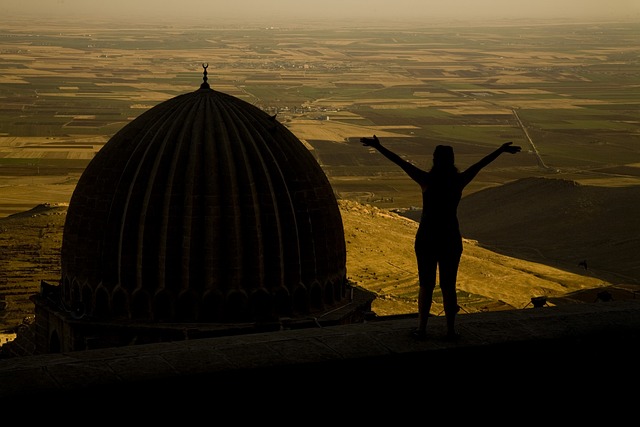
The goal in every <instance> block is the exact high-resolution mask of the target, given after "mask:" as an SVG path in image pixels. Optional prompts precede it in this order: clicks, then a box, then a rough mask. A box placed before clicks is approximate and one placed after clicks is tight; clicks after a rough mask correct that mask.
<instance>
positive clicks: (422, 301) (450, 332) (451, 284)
mask: <svg viewBox="0 0 640 427" xmlns="http://www.w3.org/2000/svg"><path fill="white" fill-rule="evenodd" d="M360 142H362V144H363V145H365V146H368V147H373V148H375V149H376V150H378V151H379V152H380V153H381V154H383V155H384V156H385V157H386V158H388V159H389V160H391V161H392V162H394V163H395V164H397V165H398V166H400V167H401V168H402V170H404V171H405V172H406V173H407V175H409V177H410V178H411V179H413V180H414V181H415V182H417V183H418V184H419V185H420V188H421V190H422V216H421V218H420V225H419V226H418V231H417V233H416V239H415V252H416V259H417V261H418V280H419V281H420V291H419V294H418V327H417V328H416V329H415V330H414V331H412V335H413V336H414V337H416V338H418V339H424V338H426V330H427V320H428V319H429V312H430V311H431V302H432V299H433V291H434V289H435V286H436V271H439V277H440V289H441V290H442V299H443V305H444V313H445V317H446V320H447V338H450V339H453V338H457V337H458V335H457V333H456V330H455V321H456V314H457V313H458V310H459V309H460V307H458V298H457V293H456V280H457V276H458V265H459V264H460V257H461V256H462V236H461V235H460V227H459V224H458V203H459V202H460V199H461V198H462V190H463V189H464V187H466V186H467V184H469V183H470V182H471V181H472V180H473V178H474V177H475V176H476V175H477V174H478V172H480V170H481V169H482V168H484V167H485V166H487V165H488V164H489V163H491V162H492V161H494V160H495V159H497V158H498V156H500V154H502V153H511V154H514V153H517V152H519V151H520V147H518V146H514V145H512V142H506V143H504V144H502V145H501V146H500V148H498V149H497V150H495V151H493V152H492V153H490V154H489V155H487V156H486V157H484V158H483V159H482V160H480V161H479V162H478V163H476V164H474V165H471V166H470V167H469V168H467V169H466V170H465V171H463V172H460V171H458V168H457V167H456V166H455V161H454V160H455V159H454V154H453V148H452V147H450V146H448V145H438V146H437V147H436V148H435V150H434V152H433V167H432V168H431V170H429V171H428V172H427V171H424V170H422V169H420V168H418V167H416V166H414V165H413V164H411V163H409V162H408V161H406V160H404V159H402V158H401V157H400V156H398V155H397V154H395V153H394V152H392V151H391V150H389V149H388V148H385V147H383V146H382V144H381V143H380V141H379V140H378V137H376V136H375V135H373V138H360Z"/></svg>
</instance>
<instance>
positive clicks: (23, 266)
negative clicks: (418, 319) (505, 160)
mask: <svg viewBox="0 0 640 427" xmlns="http://www.w3.org/2000/svg"><path fill="white" fill-rule="evenodd" d="M639 191H640V188H637V187H621V188H601V187H587V186H580V185H577V184H575V183H573V182H569V181H563V180H554V179H540V178H532V179H523V180H518V181H514V182H511V183H509V184H506V185H503V186H500V187H495V188H490V189H487V190H482V191H479V192H477V193H474V194H471V195H469V196H467V197H465V198H463V200H462V202H461V204H460V209H459V212H460V220H461V224H462V231H463V236H464V237H465V241H464V253H463V258H462V262H461V265H460V273H459V280H458V290H459V295H460V305H461V306H462V309H463V312H468V313H470V312H476V311H495V310H504V309H514V308H516V309H519V308H525V307H528V306H530V305H531V298H534V297H539V296H543V297H545V298H548V301H549V303H550V304H559V303H566V302H577V301H580V300H582V301H589V300H591V299H593V298H594V292H597V291H599V290H602V289H604V288H606V289H612V287H615V286H619V285H629V286H637V285H638V284H639V283H640V269H639V268H638V256H637V254H638V253H639V251H638V249H639V248H638V246H639V245H640V240H639V237H638V231H639V230H640V223H639V221H640V219H639V218H640V215H638V204H637V200H640V198H639V196H640V194H638V192H639ZM339 204H340V209H341V213H342V217H343V223H344V229H345V240H346V243H347V273H348V278H349V280H350V281H351V282H352V283H353V284H354V285H356V286H360V287H363V288H366V289H368V290H370V291H373V292H375V293H376V294H377V295H378V298H377V299H376V301H375V302H374V304H373V309H374V311H376V313H377V314H378V315H392V314H406V313H415V312H416V311H417V302H416V301H417V294H418V280H417V269H416V262H415V256H414V252H413V239H414V236H415V232H416V230H417V226H418V223H417V222H416V221H415V220H413V219H411V218H409V217H414V218H415V217H419V213H420V212H419V211H410V212H404V213H403V214H402V215H399V214H397V213H393V212H389V211H386V210H382V209H378V208H375V207H372V206H368V205H362V204H359V203H356V202H353V201H348V200H340V201H339ZM65 214H66V205H63V204H41V205H38V206H36V207H35V208H33V209H31V210H29V211H27V212H23V213H20V214H15V215H11V216H9V217H6V218H1V219H0V244H1V245H2V251H1V252H0V331H1V330H6V329H9V328H12V327H15V326H16V325H18V324H20V323H21V322H22V321H23V319H25V318H28V317H29V316H31V315H32V311H33V305H32V303H31V302H30V301H29V296H30V295H32V294H34V293H37V292H38V291H39V287H40V281H41V280H51V281H56V280H57V279H58V278H59V276H60V259H59V255H60V247H61V243H62V230H63V226H64V219H65ZM582 261H586V262H584V263H583V262H582ZM585 264H586V265H585ZM585 267H586V268H585ZM633 289H636V288H633ZM587 291H591V294H588V295H587V296H586V297H585V296H583V297H580V296H579V295H580V294H584V292H587ZM633 295H635V294H633ZM440 302H441V299H440V294H439V292H436V294H435V295H434V305H433V310H432V312H433V313H434V314H436V315H439V314H441V313H442V309H441V305H440Z"/></svg>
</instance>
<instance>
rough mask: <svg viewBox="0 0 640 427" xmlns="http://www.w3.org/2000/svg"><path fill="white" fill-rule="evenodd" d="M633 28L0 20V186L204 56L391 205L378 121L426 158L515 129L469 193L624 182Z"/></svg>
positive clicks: (36, 169)
mask: <svg viewBox="0 0 640 427" xmlns="http://www.w3.org/2000/svg"><path fill="white" fill-rule="evenodd" d="M639 34H640V23H610V24H558V23H553V24H548V25H542V24H537V25H533V24H532V25H528V26H522V25H513V26H506V25H503V26H499V27H463V26H461V27H457V28H451V27H444V26H442V27H438V26H434V27H427V28H334V29H330V30H327V28H324V27H318V28H313V27H311V28H308V29H304V28H300V27H298V26H295V25H293V24H292V26H291V27H276V28H273V27H267V28H233V27H231V28H202V27H194V28H189V27H175V28H173V27H153V26H144V25H142V26H138V27H132V26H125V25H124V24H117V23H100V24H97V23H96V24H90V23H82V25H80V23H77V22H46V21H43V22H30V23H27V22H16V21H10V22H4V23H3V24H2V26H1V27H0V100H1V102H0V179H1V180H2V181H1V182H0V185H1V187H0V189H1V190H2V191H3V194H4V192H5V191H9V193H11V192H12V190H11V187H14V186H15V184H16V183H15V177H24V176H30V177H31V180H32V182H33V183H34V184H36V185H42V186H44V187H45V188H47V189H49V188H51V187H52V186H55V185H56V184H60V183H62V185H64V184H65V183H69V182H72V181H73V180H74V179H76V178H77V176H78V174H79V173H81V171H82V169H83V168H84V166H85V165H86V164H87V162H88V161H89V160H90V159H91V158H92V156H93V154H94V153H95V152H96V151H97V150H99V149H100V148H101V147H102V145H103V144H104V143H105V142H106V141H108V139H109V138H110V137H111V136H112V135H113V134H114V133H115V132H117V131H118V130H119V129H120V128H121V127H122V126H124V125H125V124H127V123H128V122H130V121H131V120H133V119H134V118H135V117H137V116H139V115H140V114H141V113H142V112H144V111H146V110H147V109H148V108H150V107H152V106H154V105H156V104H158V103H160V102H162V101H164V100H166V99H169V98H171V97H173V96H176V95H179V94H182V93H186V92H189V91H193V90H197V88H198V87H199V85H200V83H201V82H202V64H203V63H207V64H209V66H208V69H207V71H208V81H209V83H210V84H211V87H212V88H213V89H215V90H218V91H222V92H225V93H228V94H230V95H233V96H236V97H239V98H241V99H244V100H246V101H247V102H250V103H252V104H255V105H257V106H259V107H261V108H263V109H264V110H266V111H269V112H270V113H277V117H278V120H280V121H281V122H282V123H284V124H286V125H287V126H288V127H289V128H290V129H291V130H292V131H293V132H294V133H295V134H296V135H297V136H298V137H299V138H300V139H301V140H302V141H303V142H304V143H306V144H307V146H308V147H309V148H310V149H311V150H312V151H313V152H314V154H315V155H316V158H317V159H318V161H319V162H320V164H321V165H322V167H323V168H324V169H325V171H326V173H327V175H328V176H329V178H330V179H331V181H332V184H333V185H334V187H335V189H336V191H337V192H338V194H339V195H340V196H341V197H344V198H347V199H353V200H358V201H364V202H367V203H372V204H374V205H376V206H380V207H386V208H395V207H405V208H406V207H408V206H412V205H417V204H419V202H420V200H419V198H418V197H417V196H416V195H415V191H411V190H412V189H413V188H412V183H410V182H408V181H407V180H406V178H405V177H404V176H403V175H402V173H401V172H399V171H398V170H397V168H396V167H395V166H394V165H391V164H389V163H388V162H387V161H385V160H384V159H382V158H381V157H380V156H376V155H374V154H372V153H370V152H369V150H367V149H365V148H363V147H362V146H361V145H360V144H359V142H358V140H359V138H360V137H361V136H367V135H370V134H373V133H375V134H377V135H378V136H380V137H381V138H384V141H385V142H386V143H387V144H388V145H389V147H391V148H393V149H395V150H397V151H398V152H400V153H401V154H403V155H406V156H407V157H408V158H410V159H412V160H413V161H415V162H416V163H417V164H419V165H421V166H424V167H429V166H430V158H431V152H432V150H433V148H434V147H435V145H437V144H452V145H454V146H455V148H456V153H457V158H456V160H457V163H458V165H459V166H460V167H464V166H465V165H468V164H470V163H471V162H473V161H475V160H477V159H478V158H479V156H482V155H484V154H485V153H486V152H487V151H488V150H490V149H492V148H494V147H495V146H497V145H499V144H501V143H502V142H504V141H507V140H511V141H514V143H515V144H519V145H522V146H523V148H524V152H525V154H526V155H523V156H518V157H517V158H516V159H514V158H510V159H508V161H504V160H502V159H500V160H499V161H498V162H497V163H496V164H494V165H491V167H490V169H488V170H487V173H485V174H483V176H482V177H481V179H479V180H478V181H477V182H475V183H474V186H473V187H472V188H470V189H469V192H474V191H476V190H478V189H480V188H485V187H488V186H495V185H499V184H501V183H504V182H506V181H509V180H513V179H515V178H519V177H523V176H547V175H554V176H556V177H563V178H567V179H571V180H576V181H579V182H585V183H586V182H589V183H592V184H595V185H604V186H608V185H636V184H637V183H638V179H639V176H640V130H639V129H640V121H639V117H638V114H637V112H638V108H639V105H640V85H639V84H638V81H639V77H640V62H639V61H638V57H639V56H640V44H639V43H637V41H638V37H639ZM45 177H46V178H45ZM52 177H59V178H60V181H57V180H56V179H53V178H52ZM54 193H56V192H55V191H54ZM56 197H57V196H56ZM62 199H63V197H61V198H59V199H58V200H54V201H64V200H62ZM5 201H6V202H7V203H13V205H9V206H3V207H2V211H1V212H0V215H2V214H4V215H7V214H9V213H10V212H11V211H12V210H14V211H17V210H22V209H23V208H24V207H25V204H24V203H22V202H21V201H20V197H19V195H11V196H10V200H5ZM12 206H13V208H12Z"/></svg>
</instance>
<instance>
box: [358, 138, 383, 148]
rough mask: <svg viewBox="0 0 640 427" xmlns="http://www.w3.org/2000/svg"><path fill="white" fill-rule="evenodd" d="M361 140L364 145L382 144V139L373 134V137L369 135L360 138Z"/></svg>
mask: <svg viewBox="0 0 640 427" xmlns="http://www.w3.org/2000/svg"><path fill="white" fill-rule="evenodd" d="M360 142H362V145H364V146H365V147H374V148H375V147H378V146H379V145H380V140H378V137H377V136H375V135H373V138H368V137H362V138H360Z"/></svg>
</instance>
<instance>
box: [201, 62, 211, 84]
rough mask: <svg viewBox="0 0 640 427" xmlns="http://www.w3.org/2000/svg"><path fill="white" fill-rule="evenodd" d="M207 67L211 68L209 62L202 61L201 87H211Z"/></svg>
mask: <svg viewBox="0 0 640 427" xmlns="http://www.w3.org/2000/svg"><path fill="white" fill-rule="evenodd" d="M207 68H209V64H208V63H206V62H203V63H202V74H203V75H202V84H201V85H200V89H211V87H210V86H209V83H207V80H209V79H208V78H207Z"/></svg>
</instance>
